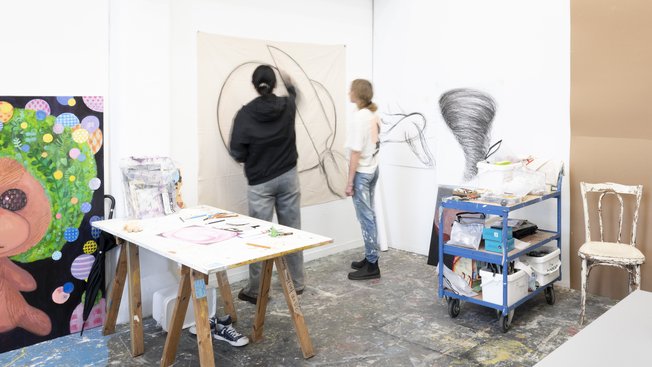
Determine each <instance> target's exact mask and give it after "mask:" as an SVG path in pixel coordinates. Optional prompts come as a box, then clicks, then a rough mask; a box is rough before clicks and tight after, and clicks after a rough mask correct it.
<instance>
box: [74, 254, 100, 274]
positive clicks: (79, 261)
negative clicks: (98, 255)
mask: <svg viewBox="0 0 652 367" xmlns="http://www.w3.org/2000/svg"><path fill="white" fill-rule="evenodd" d="M93 262H95V257H94V256H93V255H88V254H84V255H79V256H77V258H76V259H75V260H74V261H73V262H72V265H71V266H70V273H71V274H72V276H73V277H75V278H77V279H81V280H84V279H86V278H87V277H88V274H89V273H90V272H91V266H93Z"/></svg>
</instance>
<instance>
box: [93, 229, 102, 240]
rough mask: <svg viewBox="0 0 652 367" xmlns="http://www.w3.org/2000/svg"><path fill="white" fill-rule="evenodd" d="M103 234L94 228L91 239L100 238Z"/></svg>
mask: <svg viewBox="0 0 652 367" xmlns="http://www.w3.org/2000/svg"><path fill="white" fill-rule="evenodd" d="M101 234H102V230H101V229H99V228H95V227H92V228H91V237H93V238H94V239H98V238H100V235H101Z"/></svg>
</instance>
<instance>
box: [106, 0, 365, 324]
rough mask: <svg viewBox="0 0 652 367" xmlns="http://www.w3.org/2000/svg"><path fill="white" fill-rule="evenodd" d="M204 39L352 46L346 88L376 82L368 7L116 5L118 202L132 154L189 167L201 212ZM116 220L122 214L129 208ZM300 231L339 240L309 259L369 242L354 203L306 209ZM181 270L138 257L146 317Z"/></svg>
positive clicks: (190, 194)
mask: <svg viewBox="0 0 652 367" xmlns="http://www.w3.org/2000/svg"><path fill="white" fill-rule="evenodd" d="M198 31H202V32H208V33H216V34H223V35H229V36H236V37H247V38H258V39H268V40H274V41H288V42H308V43H317V44H345V45H346V46H347V50H346V52H347V55H346V70H347V81H349V80H352V79H354V78H358V77H364V78H371V69H372V62H371V58H372V51H371V50H372V42H371V39H372V6H371V1H370V0H354V1H351V0H349V1H347V0H337V1H326V0H322V1H310V2H305V1H300V0H279V1H274V2H269V1H264V0H255V1H246V2H245V1H237V0H192V1H172V0H113V1H112V2H111V65H110V67H111V70H110V72H111V84H110V85H111V92H110V96H111V98H112V104H111V111H112V117H113V118H112V120H111V124H112V127H113V129H112V132H111V136H110V138H111V141H112V144H111V149H112V160H111V162H110V171H111V173H112V174H113V177H112V179H111V181H112V184H113V188H114V189H113V193H114V195H115V196H116V199H117V200H118V203H119V204H122V203H123V202H124V199H123V193H122V183H121V177H120V173H119V172H120V171H119V160H120V159H121V158H123V157H127V156H130V155H169V156H171V157H172V158H173V159H174V160H175V161H176V162H177V164H178V165H179V167H181V168H182V172H183V177H184V185H183V195H184V200H185V201H186V204H188V205H194V204H197V176H198V175H197V154H198V153H197V125H196V121H197V82H196V80H197V59H196V55H197V50H196V34H197V32H198ZM343 88H345V86H343ZM352 107H353V106H350V110H349V111H350V112H352V110H353V108H352ZM216 189H218V188H216ZM119 214H124V209H121V211H119ZM302 227H303V229H305V230H307V231H312V232H316V233H319V234H322V235H325V236H329V237H332V238H334V239H335V243H334V244H333V245H331V246H329V247H325V248H319V249H314V250H310V251H307V252H306V254H305V259H306V261H309V260H311V259H314V258H317V257H321V256H325V255H328V254H331V253H334V252H337V251H341V250H344V249H348V248H352V247H356V246H361V244H362V242H361V234H360V229H359V225H358V223H357V220H356V219H355V213H354V210H353V205H352V203H351V202H350V200H340V201H335V202H331V203H327V204H323V205H317V206H313V207H306V208H302ZM360 255H362V253H361V254H360ZM113 260H115V259H113ZM110 266H113V264H111V265H110ZM343 266H345V267H346V266H347V265H346V264H343ZM174 271H175V265H174V264H168V263H167V262H166V261H164V260H162V259H161V258H160V257H158V256H156V255H153V254H151V253H148V252H146V251H141V277H142V282H141V285H142V287H143V288H142V297H143V314H144V315H145V316H147V315H149V314H151V310H152V308H151V299H152V293H153V292H154V291H155V290H157V289H160V288H164V287H166V286H168V285H170V284H172V283H174V282H175V281H176V278H175V276H174ZM246 275H247V273H246V267H243V268H239V269H234V270H233V271H230V272H229V278H230V280H231V281H237V280H240V279H245V277H246ZM211 281H213V282H214V278H213V279H211ZM308 282H309V279H308ZM125 292H126V290H125ZM123 299H127V298H126V296H124V298H123ZM127 315H128V307H127V305H126V304H125V303H123V304H122V307H121V309H120V313H119V316H118V322H126V321H127V320H128V317H127Z"/></svg>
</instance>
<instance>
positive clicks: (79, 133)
mask: <svg viewBox="0 0 652 367" xmlns="http://www.w3.org/2000/svg"><path fill="white" fill-rule="evenodd" d="M88 136H89V134H88V131H86V129H77V130H75V131H74V132H73V133H72V140H74V141H75V143H77V144H82V143H84V142H86V141H87V140H88Z"/></svg>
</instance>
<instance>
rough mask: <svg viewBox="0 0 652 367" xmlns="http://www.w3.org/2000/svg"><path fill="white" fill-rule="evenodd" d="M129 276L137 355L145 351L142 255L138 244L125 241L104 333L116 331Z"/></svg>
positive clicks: (133, 349)
mask: <svg viewBox="0 0 652 367" xmlns="http://www.w3.org/2000/svg"><path fill="white" fill-rule="evenodd" d="M127 276H128V277H129V315H130V320H129V327H130V330H131V338H130V339H131V355H132V356H133V357H137V356H140V355H142V354H143V353H144V352H145V344H144V341H143V310H142V302H141V296H140V257H139V255H138V246H136V245H134V244H132V243H129V242H124V243H123V244H122V245H121V246H120V256H119V258H118V265H117V266H116V271H115V277H114V278H113V282H112V286H111V291H110V294H109V305H108V308H109V310H108V314H107V317H106V322H105V324H104V329H103V334H104V335H110V334H113V333H114V332H115V323H116V319H117V317H118V310H119V309H120V302H121V300H122V291H123V289H124V285H125V278H126V277H127Z"/></svg>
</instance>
